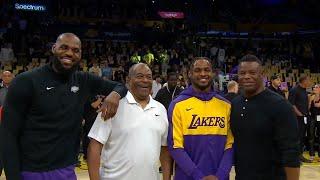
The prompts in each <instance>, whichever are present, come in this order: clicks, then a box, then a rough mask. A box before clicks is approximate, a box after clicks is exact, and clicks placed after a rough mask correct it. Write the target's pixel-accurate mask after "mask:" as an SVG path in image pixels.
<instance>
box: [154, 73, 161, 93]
mask: <svg viewBox="0 0 320 180" xmlns="http://www.w3.org/2000/svg"><path fill="white" fill-rule="evenodd" d="M161 88H162V84H161V77H160V75H159V74H156V75H155V76H154V80H153V82H152V97H153V98H155V97H156V95H157V93H158V91H159V90H160V89H161Z"/></svg>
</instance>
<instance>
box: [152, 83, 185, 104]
mask: <svg viewBox="0 0 320 180" xmlns="http://www.w3.org/2000/svg"><path fill="white" fill-rule="evenodd" d="M181 92H182V89H181V88H180V87H178V86H177V87H176V88H175V89H168V88H167V87H163V88H161V89H160V90H159V91H158V93H157V95H156V97H155V98H154V99H155V100H156V101H158V102H160V103H161V104H162V105H163V106H164V107H165V108H166V109H167V110H168V108H169V105H170V103H171V101H172V100H173V99H175V98H176V97H177V96H178V95H179V94H180V93H181Z"/></svg>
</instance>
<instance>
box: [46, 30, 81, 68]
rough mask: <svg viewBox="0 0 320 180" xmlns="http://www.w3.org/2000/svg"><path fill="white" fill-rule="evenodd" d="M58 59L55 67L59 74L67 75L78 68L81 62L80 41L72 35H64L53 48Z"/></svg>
mask: <svg viewBox="0 0 320 180" xmlns="http://www.w3.org/2000/svg"><path fill="white" fill-rule="evenodd" d="M52 52H53V54H54V56H55V57H56V58H55V59H54V62H53V65H54V68H55V70H56V71H57V72H59V73H66V72H70V71H72V70H74V69H76V68H77V66H78V65H79V63H80V60H81V42H80V39H79V38H78V37H77V36H75V35H73V34H70V33H66V34H62V35H60V36H59V37H58V39H57V42H56V43H55V44H54V45H53V47H52Z"/></svg>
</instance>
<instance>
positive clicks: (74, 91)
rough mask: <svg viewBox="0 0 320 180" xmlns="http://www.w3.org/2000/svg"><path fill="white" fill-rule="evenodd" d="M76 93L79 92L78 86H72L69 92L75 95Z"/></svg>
mask: <svg viewBox="0 0 320 180" xmlns="http://www.w3.org/2000/svg"><path fill="white" fill-rule="evenodd" d="M78 91H79V87H78V86H72V87H71V92H73V93H77V92H78Z"/></svg>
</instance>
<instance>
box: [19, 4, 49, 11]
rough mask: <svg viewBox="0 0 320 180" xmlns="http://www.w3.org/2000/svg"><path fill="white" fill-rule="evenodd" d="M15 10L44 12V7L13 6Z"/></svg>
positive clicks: (32, 5)
mask: <svg viewBox="0 0 320 180" xmlns="http://www.w3.org/2000/svg"><path fill="white" fill-rule="evenodd" d="M14 7H15V9H17V10H24V11H46V9H47V8H46V6H44V5H36V4H19V3H16V4H14Z"/></svg>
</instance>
